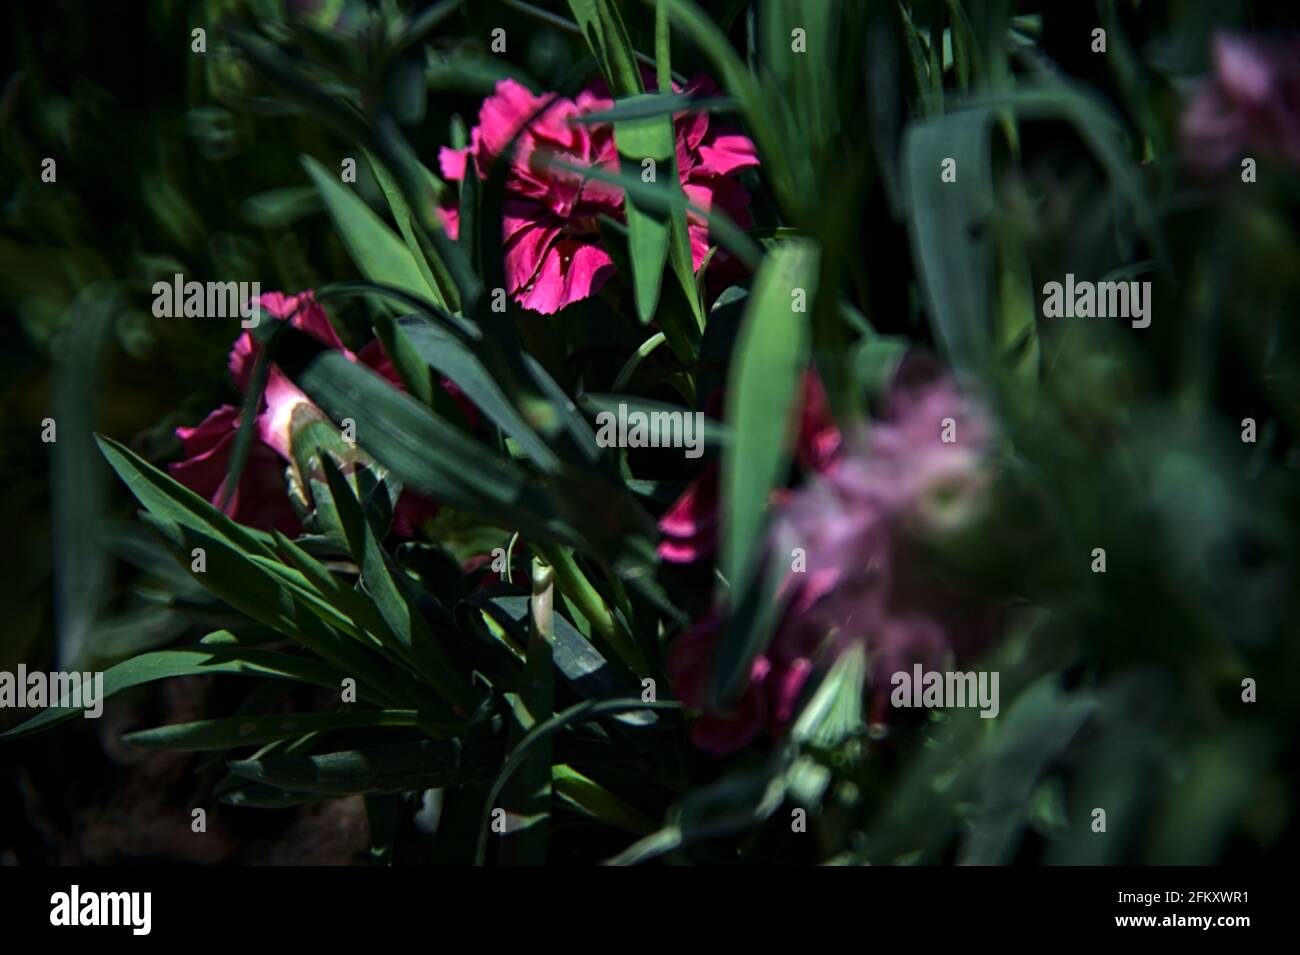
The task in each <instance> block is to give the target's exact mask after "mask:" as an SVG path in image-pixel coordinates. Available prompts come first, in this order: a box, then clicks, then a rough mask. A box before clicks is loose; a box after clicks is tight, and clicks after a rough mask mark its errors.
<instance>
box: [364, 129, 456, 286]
mask: <svg viewBox="0 0 1300 955" xmlns="http://www.w3.org/2000/svg"><path fill="white" fill-rule="evenodd" d="M366 159H368V160H369V161H370V168H371V170H372V171H373V172H374V174H375V181H377V182H378V183H379V188H380V189H381V190H383V193H384V198H386V199H387V200H388V208H389V209H390V210H392V213H393V218H394V219H395V220H396V221H397V228H398V231H399V232H401V233H402V240H403V241H404V242H405V243H406V249H407V251H408V252H410V254H411V259H412V260H413V261H414V262H415V264H416V266H417V267H418V268H419V269H420V273H421V274H422V275H423V276H424V282H425V285H427V286H428V289H429V291H430V292H432V293H433V300H434V302H435V303H436V304H437V305H438V306H440V307H441V308H446V307H447V302H448V300H449V298H450V299H452V300H455V298H456V294H455V286H454V285H453V284H451V283H450V279H449V278H446V276H447V267H446V265H444V264H443V263H442V262H441V261H436V269H437V274H435V269H434V268H433V267H431V266H430V260H431V259H432V260H437V258H438V253H437V252H435V251H434V250H433V248H432V247H430V246H426V245H423V244H421V242H420V238H419V234H418V232H417V230H416V223H415V221H414V218H413V217H412V215H411V206H410V204H409V203H408V202H407V201H406V197H405V196H404V195H402V190H401V189H400V188H399V187H398V185H397V180H395V179H394V178H393V176H392V173H390V172H389V171H388V168H387V167H386V166H385V165H384V164H383V163H381V162H380V161H379V160H378V159H376V158H375V156H374V155H373V154H371V153H370V152H367V153H366ZM426 172H427V170H426ZM429 175H430V176H431V175H432V174H431V173H430V174H429ZM349 195H351V193H349ZM429 199H430V201H432V196H431V195H430V197H429ZM368 208H369V207H367V209H368ZM439 276H444V278H443V280H442V281H439ZM376 281H379V280H378V279H376ZM449 293H450V294H449ZM421 294H423V293H421Z"/></svg>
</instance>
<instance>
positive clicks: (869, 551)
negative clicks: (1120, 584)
mask: <svg viewBox="0 0 1300 955" xmlns="http://www.w3.org/2000/svg"><path fill="white" fill-rule="evenodd" d="M945 436H950V437H952V438H953V439H954V440H953V441H951V442H948V441H945V440H944V438H945ZM991 441H992V426H991V422H990V420H989V418H988V416H987V414H986V413H985V412H984V410H983V409H982V408H981V406H980V405H978V404H977V403H975V402H974V401H972V400H971V399H969V398H967V397H966V396H964V395H963V394H961V393H960V392H959V391H958V390H957V388H956V386H955V384H954V383H953V381H952V380H951V379H950V378H948V377H946V376H945V375H942V374H939V373H937V371H936V370H935V369H934V368H933V367H932V366H930V365H928V363H926V362H924V361H922V360H918V359H915V358H909V360H907V361H905V362H904V363H903V365H902V366H901V367H900V369H899V373H898V375H897V376H896V379H895V383H894V385H893V388H892V391H891V394H890V396H889V399H888V402H887V405H886V408H885V412H884V414H883V416H882V417H881V419H880V420H878V421H876V422H874V423H873V424H872V425H871V428H870V430H869V431H867V432H865V433H863V434H857V435H853V436H852V438H851V440H847V441H845V443H844V450H843V451H842V452H841V453H839V454H838V455H837V456H836V457H835V458H834V459H833V461H832V462H831V464H830V466H828V467H825V468H823V469H822V470H820V471H818V472H816V473H814V475H813V477H812V478H811V479H810V480H809V481H808V482H807V483H806V484H804V485H803V486H802V487H800V488H798V489H797V490H795V491H794V492H793V493H792V494H790V495H789V496H788V497H787V498H786V499H785V500H784V502H783V504H782V507H781V511H780V513H779V514H778V516H777V518H776V522H775V526H774V528H773V532H772V539H771V552H772V553H773V554H779V555H782V559H788V555H790V554H791V553H793V552H794V549H795V548H800V549H802V551H803V553H804V555H805V561H806V567H805V570H804V572H802V573H792V574H790V576H789V577H788V578H787V579H786V581H785V584H784V594H785V597H786V600H787V606H786V609H785V611H784V613H783V615H782V619H781V621H780V623H779V624H778V626H777V628H776V632H775V634H774V636H773V639H772V641H771V643H770V645H769V646H768V648H767V650H766V651H765V652H764V653H763V654H762V655H761V656H760V657H759V658H758V659H757V660H756V661H755V662H754V665H753V668H752V671H751V673H750V680H749V683H748V685H747V686H746V688H745V690H744V693H743V694H742V696H741V700H740V703H739V704H738V705H737V706H736V707H735V708H733V709H731V710H728V711H726V712H708V713H705V714H704V716H702V717H701V718H700V719H699V720H697V725H701V726H702V728H701V729H700V730H699V731H697V732H695V733H694V735H693V738H694V739H695V741H696V742H697V744H699V745H701V746H702V747H704V748H706V749H710V750H712V751H714V752H725V751H727V750H728V749H732V748H735V747H736V746H740V745H743V744H744V743H745V742H748V741H749V740H750V739H753V738H754V737H755V736H756V735H757V734H758V733H759V732H761V731H762V730H763V729H764V728H767V729H769V730H770V731H772V732H774V733H775V732H778V731H779V730H780V729H781V728H782V727H784V726H785V725H786V724H787V723H788V722H789V721H790V719H792V718H793V715H794V712H795V707H796V704H797V702H798V699H799V696H800V694H801V693H802V691H803V687H804V684H805V682H806V681H807V678H808V677H809V676H810V675H811V674H812V672H813V671H814V668H815V667H817V666H822V665H825V664H826V663H828V662H829V661H831V660H833V659H835V657H837V656H838V655H839V654H841V653H843V652H844V651H845V650H846V649H848V648H849V647H851V646H853V645H855V644H861V645H864V646H865V647H866V649H867V651H868V653H869V659H870V667H871V669H870V672H871V684H872V685H871V695H872V700H873V706H872V715H873V717H874V718H875V719H876V720H880V719H882V718H883V716H884V712H885V710H884V706H885V704H886V703H887V700H888V694H887V690H888V687H889V678H890V676H891V675H892V674H893V673H895V672H897V671H899V670H905V669H909V668H910V667H911V666H912V665H913V664H914V663H921V664H922V665H924V666H926V667H927V668H930V669H938V668H941V667H942V666H943V665H944V664H945V662H946V660H947V659H948V658H949V656H950V655H952V654H960V653H970V652H974V651H976V650H977V649H979V648H980V647H981V646H983V645H984V644H985V643H987V641H988V639H989V637H990V635H991V633H992V632H993V626H994V623H995V621H996V613H995V612H994V611H993V610H991V609H990V608H988V607H987V606H985V605H984V604H983V603H982V602H980V601H978V600H971V599H969V597H968V595H964V594H960V593H958V592H956V591H955V590H954V589H953V588H952V587H951V586H950V585H947V584H943V583H940V582H939V581H937V580H935V579H933V577H932V576H931V575H930V574H928V573H927V565H926V562H925V560H924V559H923V558H922V557H921V555H920V553H919V548H918V547H917V546H916V544H917V542H918V541H921V540H934V539H936V538H942V537H943V536H944V535H946V534H948V533H950V532H952V531H954V530H957V529H959V528H961V527H964V526H967V525H968V524H969V523H970V522H971V521H972V520H974V518H975V516H976V515H977V514H978V512H979V509H980V508H981V507H982V506H983V505H984V503H985V500H986V498H987V494H988V491H989V487H990V485H991V481H992V472H991V465H990V460H989V453H990V446H991ZM715 616H716V615H715ZM715 616H711V617H710V618H706V620H704V621H702V622H701V623H700V624H697V625H696V626H695V627H694V628H692V630H691V631H689V636H690V639H689V640H686V639H685V637H683V638H679V640H678V642H677V643H675V644H674V645H673V647H672V650H671V652H670V673H672V674H673V676H674V680H675V681H676V682H675V685H676V686H677V687H678V692H679V693H680V694H681V695H682V698H683V699H684V700H685V701H686V702H688V703H690V704H692V705H696V706H703V705H705V704H706V703H707V697H706V696H705V694H704V692H703V688H706V687H707V686H708V683H707V682H705V681H706V680H707V679H709V677H708V673H709V668H710V667H711V666H712V659H713V653H714V651H715V650H716V646H717V641H718V638H719V636H720V633H721V625H720V623H719V622H718V621H717V620H716V619H715Z"/></svg>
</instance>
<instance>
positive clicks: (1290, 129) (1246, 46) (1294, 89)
mask: <svg viewBox="0 0 1300 955" xmlns="http://www.w3.org/2000/svg"><path fill="white" fill-rule="evenodd" d="M1213 58H1214V69H1213V73H1212V74H1211V76H1210V77H1209V79H1208V80H1207V81H1206V82H1205V83H1204V84H1203V85H1202V87H1201V89H1200V91H1199V92H1198V93H1197V95H1196V96H1195V97H1194V98H1193V99H1192V100H1191V102H1190V103H1189V104H1188V106H1187V110H1186V112H1184V114H1183V120H1182V139H1183V152H1184V154H1185V155H1186V157H1187V160H1188V162H1189V163H1190V164H1191V165H1192V166H1193V168H1195V169H1197V170H1198V171H1200V172H1203V173H1211V172H1217V171H1221V170H1222V169H1224V168H1227V167H1229V166H1233V165H1235V164H1236V163H1237V162H1238V160H1240V159H1241V158H1243V157H1244V156H1246V155H1247V154H1249V153H1258V154H1259V156H1270V157H1275V158H1278V159H1281V160H1283V161H1286V162H1289V163H1291V164H1293V165H1300V38H1297V37H1294V36H1292V37H1277V38H1271V37H1266V36H1237V35H1233V34H1229V33H1220V34H1218V35H1216V36H1215V38H1214V48H1213Z"/></svg>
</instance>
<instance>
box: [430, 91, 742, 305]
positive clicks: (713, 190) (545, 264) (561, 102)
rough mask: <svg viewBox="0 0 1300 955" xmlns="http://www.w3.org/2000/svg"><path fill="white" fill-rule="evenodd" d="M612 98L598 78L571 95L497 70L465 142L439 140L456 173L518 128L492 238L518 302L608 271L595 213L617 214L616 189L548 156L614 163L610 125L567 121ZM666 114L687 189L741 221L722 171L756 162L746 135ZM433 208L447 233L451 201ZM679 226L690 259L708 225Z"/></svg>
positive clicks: (481, 168) (543, 298)
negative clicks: (536, 87) (498, 76)
mask: <svg viewBox="0 0 1300 955" xmlns="http://www.w3.org/2000/svg"><path fill="white" fill-rule="evenodd" d="M646 79H647V87H649V88H653V85H654V84H653V80H652V78H650V77H649V76H647V77H646ZM715 89H716V88H715V87H714V86H713V84H712V83H711V82H710V81H709V80H707V79H705V78H699V79H697V80H695V81H693V82H692V83H691V84H689V85H688V86H687V87H686V92H689V93H700V94H704V95H708V94H710V93H712V92H714V91H715ZM678 92H681V90H678ZM548 104H549V105H548ZM613 105H614V101H613V99H612V98H610V96H609V94H608V91H607V89H606V88H605V87H604V85H603V83H598V84H595V85H593V86H591V87H588V88H587V89H586V90H584V91H583V92H581V93H579V94H578V97H577V99H576V100H570V99H565V98H559V97H557V98H552V97H550V96H548V95H540V96H534V95H533V94H532V93H530V92H529V91H528V90H527V89H526V88H524V87H523V86H521V85H520V84H519V83H517V82H515V81H514V80H510V79H506V80H501V81H499V82H498V83H497V85H496V91H495V92H494V93H493V95H491V96H489V97H488V98H487V99H486V100H484V101H483V106H482V108H481V109H480V111H479V124H478V125H477V126H475V127H474V128H473V130H471V132H470V143H469V145H468V146H467V147H465V148H464V149H460V150H455V149H448V148H446V147H444V148H443V149H442V150H441V151H440V153H439V156H438V159H439V164H440V166H441V169H442V174H443V176H444V177H445V178H446V179H449V180H451V181H454V182H458V181H460V180H462V179H464V178H465V175H466V170H467V169H470V168H472V169H473V170H474V171H476V172H477V173H478V175H479V176H480V177H482V178H486V177H487V174H488V171H489V169H490V168H491V166H492V163H493V162H495V160H496V159H497V157H499V156H500V155H501V154H502V152H503V151H504V150H505V149H506V147H507V146H508V145H509V143H510V140H511V138H512V137H514V135H515V133H516V132H517V131H519V130H520V129H521V128H522V129H523V132H522V133H521V134H520V136H519V139H518V142H517V143H516V146H515V151H514V154H513V156H512V157H511V160H510V169H509V172H508V174H507V176H506V198H505V203H504V220H503V223H502V236H501V238H502V241H503V243H504V244H505V264H506V281H507V284H508V286H509V292H510V294H511V295H512V296H513V297H514V298H515V300H516V301H517V302H519V304H520V305H522V306H523V307H524V308H527V309H531V310H532V311H535V312H541V313H543V314H552V313H554V312H557V311H559V310H560V309H562V308H564V307H565V306H566V305H570V304H572V303H573V302H577V301H580V300H582V299H584V298H588V297H589V296H591V295H594V294H596V293H597V292H598V291H600V289H601V288H602V287H603V286H604V284H605V282H607V281H608V280H609V278H610V276H611V275H613V274H614V261H613V259H612V258H611V257H610V255H609V253H608V252H606V251H605V248H604V246H603V245H602V244H601V240H600V231H599V228H598V226H597V219H598V217H599V216H601V215H607V216H610V217H612V218H614V219H616V220H621V219H622V218H623V193H622V190H621V189H619V188H618V187H617V186H613V185H610V184H609V183H604V182H598V181H596V180H594V179H587V178H585V177H583V176H581V175H580V174H577V173H573V172H569V171H566V170H561V169H555V168H553V167H551V166H550V161H551V159H556V160H560V161H563V162H566V163H569V164H571V165H575V166H593V167H599V168H602V169H605V170H607V171H617V169H618V165H619V163H618V151H617V149H616V148H615V144H614V129H613V126H612V125H611V124H608V123H580V122H575V120H576V119H577V118H578V117H580V116H583V115H586V114H589V113H597V112H602V111H604V110H608V109H611V108H612V107H613ZM544 106H545V109H543V107H544ZM539 110H540V113H539ZM534 117H535V118H534ZM530 119H531V122H530ZM673 122H674V128H675V131H676V137H677V162H678V167H679V172H680V176H681V182H682V187H683V190H684V191H685V193H686V196H687V198H688V199H689V200H690V201H692V202H694V203H695V204H697V205H698V206H700V207H701V208H702V209H704V210H708V209H711V208H712V207H713V206H715V205H716V206H719V207H721V208H722V209H724V210H725V211H726V212H727V213H728V214H729V215H730V216H731V217H732V218H733V219H735V220H736V221H737V223H739V224H741V225H743V226H748V225H749V223H750V218H749V213H748V210H747V207H748V204H749V194H748V192H746V191H745V189H744V187H742V186H741V185H740V184H739V183H738V182H737V181H736V180H735V179H734V178H731V177H732V176H734V175H735V174H736V173H738V172H740V171H741V170H743V169H748V168H752V167H755V166H757V165H758V158H757V156H756V155H755V153H754V147H753V144H752V143H751V142H750V141H749V139H748V138H747V137H745V136H742V135H740V134H738V133H734V132H729V131H727V130H725V129H722V128H719V127H717V126H716V125H714V124H712V123H711V122H710V119H709V116H708V114H707V113H679V114H677V115H676V116H675V117H674V120H673ZM441 214H442V217H443V222H444V224H445V225H446V227H447V231H448V233H449V234H450V235H452V236H455V235H456V234H457V232H458V230H459V214H458V210H457V209H455V208H446V209H443V210H441ZM688 231H689V233H690V240H691V257H692V260H693V264H694V267H695V268H697V269H698V268H699V266H700V263H701V262H702V261H703V259H704V256H705V253H706V251H707V250H708V244H709V242H708V227H707V225H706V223H705V222H704V221H703V220H702V219H700V218H699V217H698V216H696V215H690V216H688Z"/></svg>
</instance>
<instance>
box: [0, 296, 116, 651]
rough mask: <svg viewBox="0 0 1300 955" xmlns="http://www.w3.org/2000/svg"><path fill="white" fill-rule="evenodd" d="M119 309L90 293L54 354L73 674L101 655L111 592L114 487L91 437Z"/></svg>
mask: <svg viewBox="0 0 1300 955" xmlns="http://www.w3.org/2000/svg"><path fill="white" fill-rule="evenodd" d="M121 310H122V301H121V298H120V296H119V294H118V292H117V290H116V288H115V287H114V286H113V285H111V284H110V283H107V282H95V283H93V284H91V285H89V286H87V287H86V288H85V289H84V290H83V291H82V292H81V293H80V294H78V295H77V297H76V298H75V299H74V300H73V301H72V302H71V303H70V304H69V306H68V310H67V315H66V316H65V322H66V323H67V326H68V327H75V329H76V333H75V334H67V335H65V336H64V344H63V345H61V346H60V347H59V348H57V349H56V350H55V351H54V362H53V375H52V392H53V395H52V397H53V408H52V415H51V417H52V418H53V419H54V420H55V421H56V422H57V427H58V431H59V433H58V435H57V437H58V440H57V441H55V442H54V443H53V444H52V445H51V447H50V496H51V508H50V510H51V514H50V529H51V532H52V534H53V545H54V546H53V552H54V553H53V558H54V608H55V614H54V623H55V627H56V633H57V635H56V641H57V658H58V661H59V665H60V667H62V668H64V669H68V670H72V669H77V668H79V667H80V666H81V665H82V663H83V662H85V661H86V660H87V659H89V658H90V657H91V656H93V655H94V654H95V653H96V652H97V648H96V647H94V646H93V645H92V639H91V638H92V636H93V633H94V631H95V629H96V621H97V618H98V617H99V614H100V613H101V611H102V610H103V609H104V604H105V601H106V598H107V596H108V590H109V583H110V572H111V563H110V561H109V560H108V555H107V554H106V553H105V551H104V548H103V547H102V546H101V544H100V538H99V535H100V528H101V525H102V523H103V521H104V512H105V509H106V507H107V503H108V484H109V483H110V482H109V478H108V472H107V471H106V470H105V469H104V465H103V463H102V462H101V461H100V460H99V459H98V458H97V457H96V455H95V446H94V444H93V442H92V435H93V434H94V427H95V418H96V417H97V416H98V414H100V412H101V409H102V402H101V401H100V397H101V388H102V387H103V385H102V381H101V372H100V366H101V364H102V362H103V359H104V356H105V354H106V346H107V345H108V343H109V341H110V338H109V335H110V332H111V330H112V327H113V322H114V319H115V317H116V316H117V315H118V314H119V313H120V311H121ZM16 550H21V548H16Z"/></svg>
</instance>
